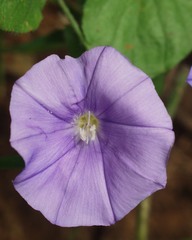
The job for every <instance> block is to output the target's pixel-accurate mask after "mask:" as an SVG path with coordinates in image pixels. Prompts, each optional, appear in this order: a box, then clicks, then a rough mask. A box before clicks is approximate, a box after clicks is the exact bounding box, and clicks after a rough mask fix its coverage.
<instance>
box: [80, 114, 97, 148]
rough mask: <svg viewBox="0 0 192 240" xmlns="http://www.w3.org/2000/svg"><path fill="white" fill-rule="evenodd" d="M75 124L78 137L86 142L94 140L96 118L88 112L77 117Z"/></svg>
mask: <svg viewBox="0 0 192 240" xmlns="http://www.w3.org/2000/svg"><path fill="white" fill-rule="evenodd" d="M77 126H78V132H79V136H80V139H81V140H83V141H84V142H86V143H87V144H88V143H89V141H93V140H95V137H96V130H97V127H98V119H97V118H96V117H95V116H94V115H93V114H92V113H91V112H90V111H88V112H87V113H85V114H83V115H81V116H80V117H79V118H78V119H77Z"/></svg>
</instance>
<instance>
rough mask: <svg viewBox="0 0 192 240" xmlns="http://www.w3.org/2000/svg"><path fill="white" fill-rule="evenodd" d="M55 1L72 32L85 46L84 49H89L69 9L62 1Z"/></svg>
mask: <svg viewBox="0 0 192 240" xmlns="http://www.w3.org/2000/svg"><path fill="white" fill-rule="evenodd" d="M57 1H58V4H59V5H60V7H61V9H62V10H63V12H64V14H65V15H66V16H67V18H68V19H69V21H70V23H71V25H72V27H73V29H74V31H75V32H76V34H77V36H78V37H79V39H80V41H81V43H82V44H83V45H84V46H85V48H86V49H89V46H88V44H87V42H86V40H85V38H84V36H83V33H82V31H81V29H80V27H79V25H78V23H77V21H76V20H75V18H74V17H73V15H72V13H71V12H70V10H69V8H68V7H67V5H66V3H65V1H64V0H57Z"/></svg>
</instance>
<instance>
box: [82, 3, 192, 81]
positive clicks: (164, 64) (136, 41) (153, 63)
mask: <svg viewBox="0 0 192 240" xmlns="http://www.w3.org/2000/svg"><path fill="white" fill-rule="evenodd" d="M191 13H192V1H189V0H160V1H158V0H143V1H135V0H122V1H117V0H105V1H101V0H87V1H86V3H85V8H84V17H83V31H84V34H85V37H86V40H87V42H88V44H89V45H90V46H91V47H93V46H98V45H111V46H113V47H115V48H116V49H118V50H119V51H120V52H122V53H123V54H125V55H126V56H128V57H129V58H130V60H131V61H132V62H133V63H134V64H135V65H137V66H138V67H140V68H141V69H142V70H143V71H145V72H146V73H147V74H148V75H149V76H151V77H156V76H158V75H159V74H162V73H164V72H166V71H167V70H169V69H171V68H172V67H174V66H175V65H176V64H177V63H178V62H179V61H181V60H182V59H183V58H184V57H185V56H186V55H187V54H188V53H189V52H190V51H191V50H192V31H191V22H192V14H191Z"/></svg>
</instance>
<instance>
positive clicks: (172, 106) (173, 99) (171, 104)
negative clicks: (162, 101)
mask: <svg viewBox="0 0 192 240" xmlns="http://www.w3.org/2000/svg"><path fill="white" fill-rule="evenodd" d="M188 72H189V69H188V68H187V67H185V66H184V67H183V66H181V68H180V69H179V71H178V73H177V77H176V84H175V87H174V89H173V91H172V94H171V96H170V98H169V99H168V102H167V104H166V105H167V111H168V112H169V114H170V116H171V117H172V118H174V117H175V115H176V113H177V108H178V105H179V103H180V100H181V97H182V96H183V93H184V86H185V85H186V78H187V74H188Z"/></svg>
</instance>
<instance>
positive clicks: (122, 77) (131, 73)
mask: <svg viewBox="0 0 192 240" xmlns="http://www.w3.org/2000/svg"><path fill="white" fill-rule="evenodd" d="M81 59H82V61H83V62H84V63H85V62H86V69H90V71H89V72H88V74H87V76H88V79H89V80H90V83H89V86H88V93H87V108H88V109H90V110H91V111H93V112H95V113H96V114H97V113H101V112H103V111H105V109H107V108H108V107H109V106H110V105H111V104H113V103H114V102H116V101H117V100H118V99H119V98H121V97H122V96H124V95H125V94H127V93H128V92H129V91H131V90H132V89H133V88H135V87H136V86H137V85H138V84H140V83H141V82H142V81H145V80H146V79H147V78H148V76H147V75H146V74H145V73H143V72H142V71H141V70H139V69H138V68H136V67H135V66H133V65H132V64H131V63H130V62H129V61H128V59H126V58H125V57H124V56H123V55H121V54H120V53H119V52H118V51H116V50H115V49H114V48H112V47H98V48H94V49H92V50H90V51H88V52H85V53H84V54H83V55H82V57H81ZM90 72H92V74H89V73H90Z"/></svg>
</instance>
